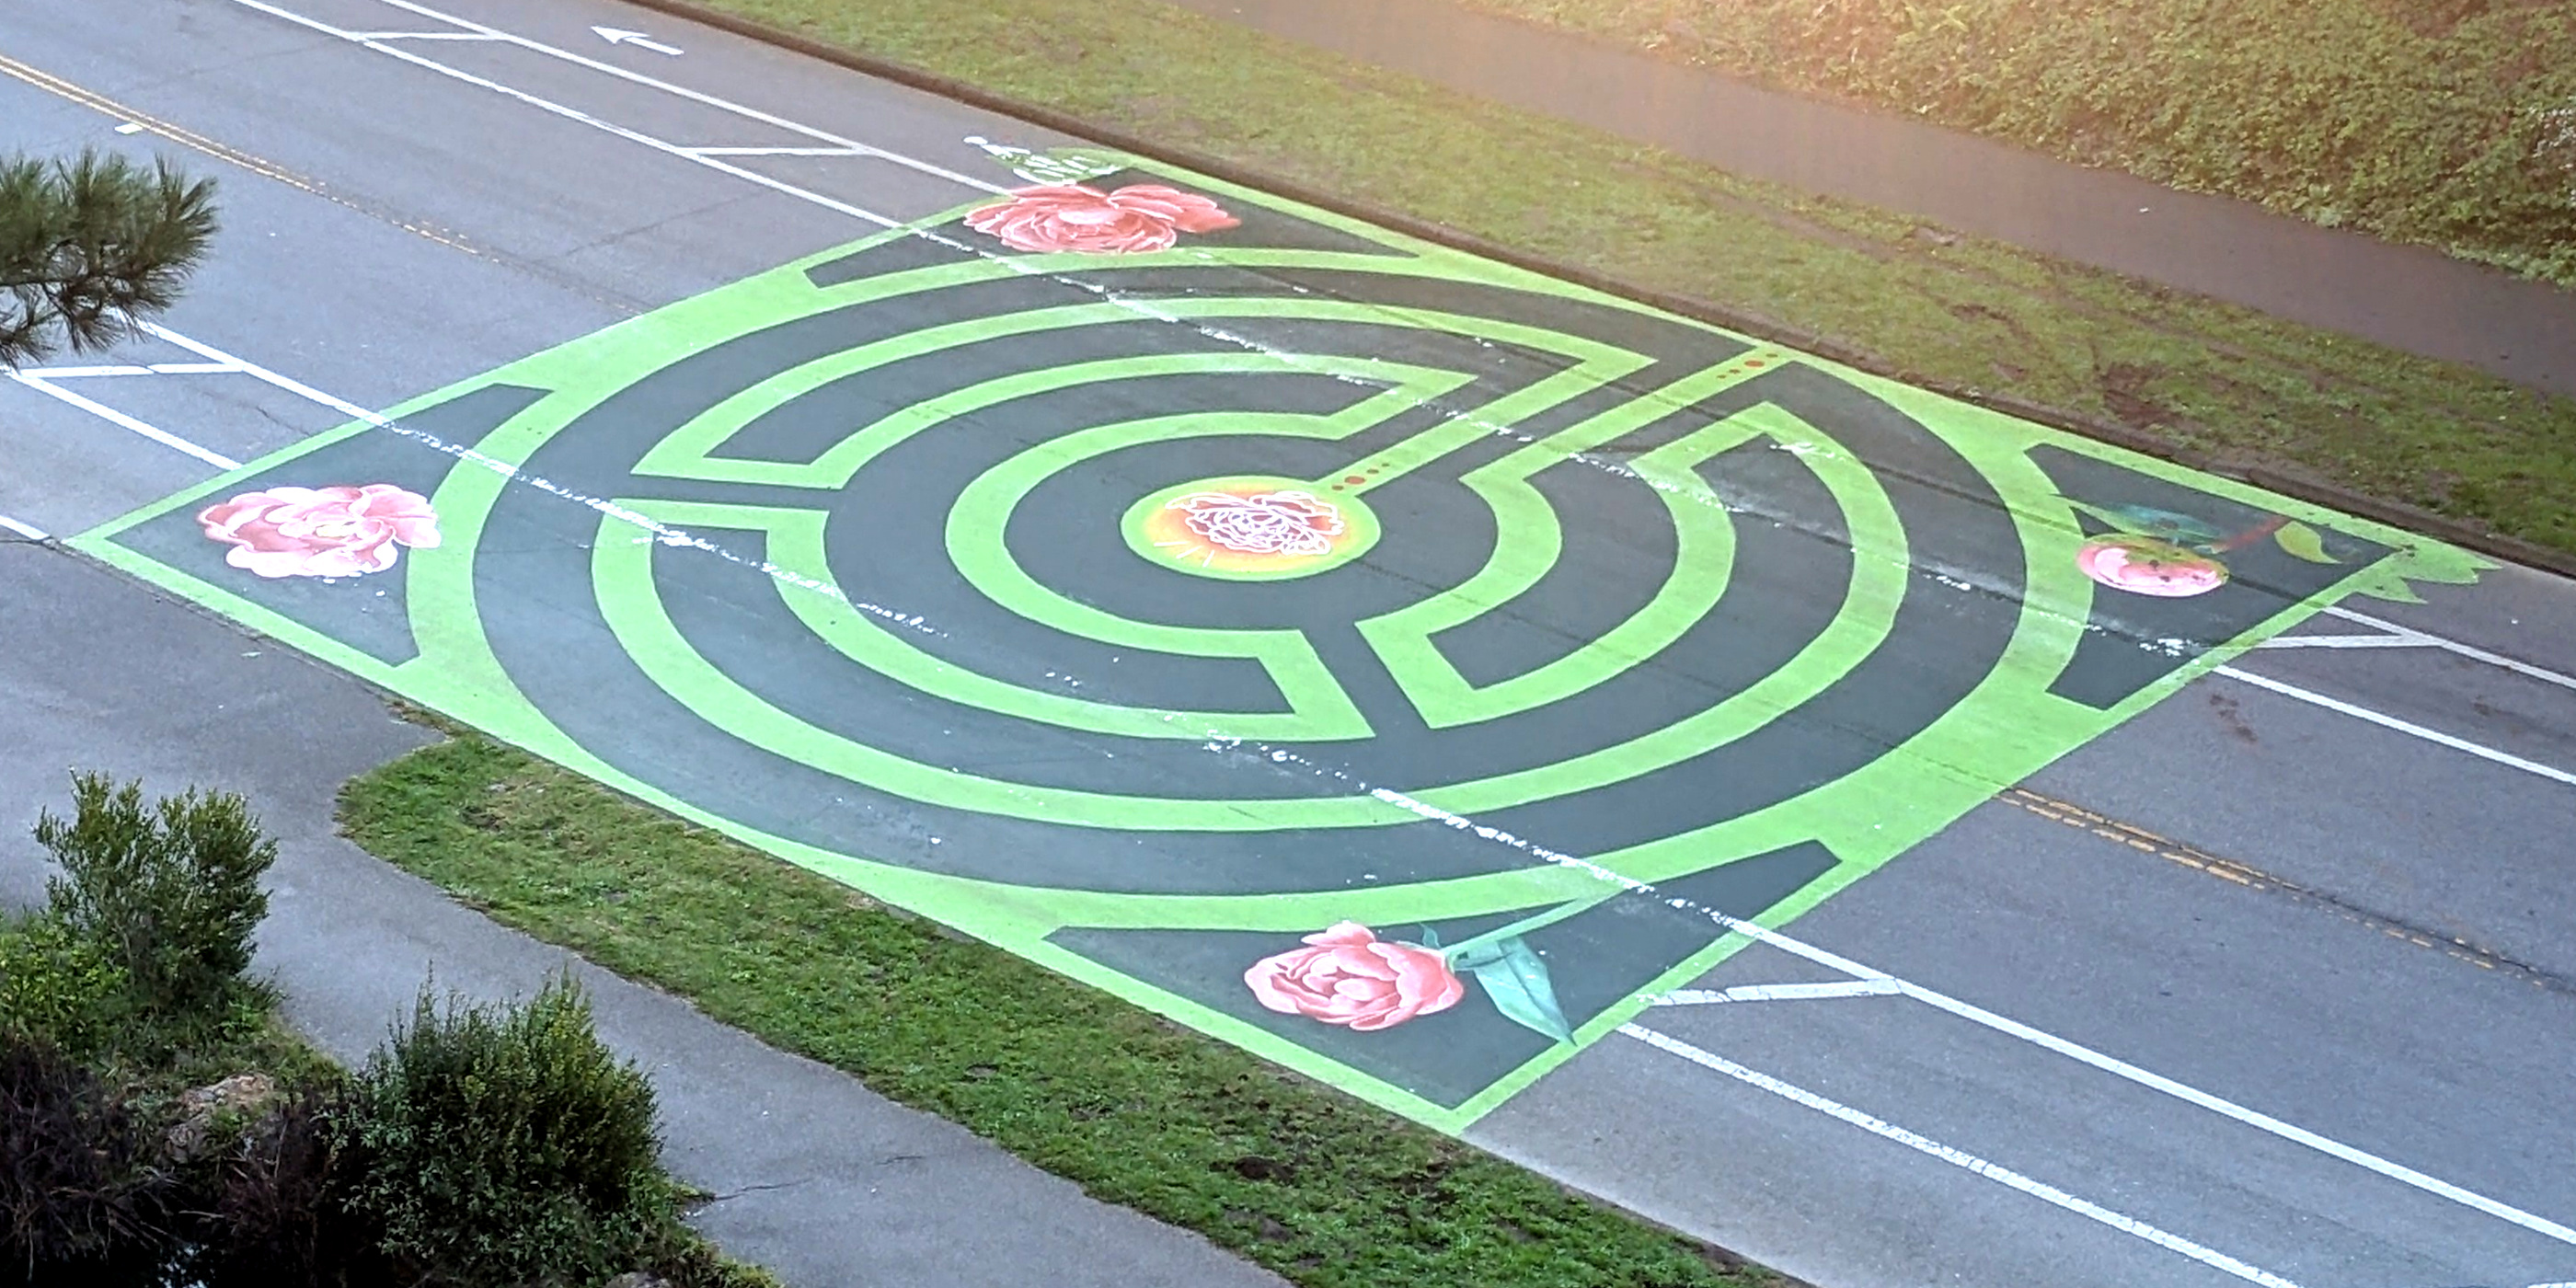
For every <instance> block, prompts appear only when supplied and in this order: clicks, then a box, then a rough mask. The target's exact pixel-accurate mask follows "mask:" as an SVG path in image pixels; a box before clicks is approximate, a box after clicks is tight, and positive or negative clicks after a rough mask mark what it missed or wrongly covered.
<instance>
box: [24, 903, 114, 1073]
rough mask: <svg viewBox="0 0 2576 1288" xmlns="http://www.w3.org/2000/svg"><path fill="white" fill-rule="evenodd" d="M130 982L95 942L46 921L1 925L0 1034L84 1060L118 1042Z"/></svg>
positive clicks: (56, 922)
mask: <svg viewBox="0 0 2576 1288" xmlns="http://www.w3.org/2000/svg"><path fill="white" fill-rule="evenodd" d="M127 984H128V981H127V979H126V975H125V972H124V970H122V969H121V968H119V967H118V966H117V964H116V963H115V962H114V961H113V960H111V959H110V958H109V957H108V955H107V952H106V950H105V949H104V948H102V947H101V946H100V945H99V944H98V943H96V942H95V941H92V940H90V939H87V938H85V937H83V936H81V935H79V934H76V933H74V932H73V931H72V929H71V928H70V927H69V926H66V925H64V924H63V923H62V921H61V920H60V919H58V918H55V917H50V916H33V917H18V918H12V919H9V920H7V921H0V1030H5V1031H6V1032H7V1033H8V1034H9V1035H11V1036H13V1037H18V1038H28V1039H37V1040H41V1041H44V1042H48V1043H50V1044H52V1045H53V1046H55V1047H58V1048H60V1049H61V1050H62V1052H63V1054H65V1055H66V1056H68V1057H70V1058H72V1059H74V1060H88V1059H90V1058H92V1057H93V1056H95V1055H97V1054H98V1053H100V1052H102V1051H104V1050H106V1049H107V1048H108V1047H109V1046H110V1045H112V1044H113V1043H114V1042H115V1040H116V1038H117V1025H118V1021H119V1018H120V1016H121V1013H122V1012H123V1010H124V1007H123V1005H122V1003H123V999H124V997H125V994H126V989H127Z"/></svg>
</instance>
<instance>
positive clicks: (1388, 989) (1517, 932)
mask: <svg viewBox="0 0 2576 1288" xmlns="http://www.w3.org/2000/svg"><path fill="white" fill-rule="evenodd" d="M1607 897H1608V896H1606V895H1602V896H1595V897H1593V898H1588V899H1578V900H1575V901H1574V902H1572V903H1568V904H1562V905H1560V906H1558V907H1554V908H1550V909H1548V910H1546V911H1544V912H1541V913H1539V914H1537V915H1535V916H1530V917H1523V918H1522V919H1520V920H1519V921H1515V922H1513V923H1512V924H1510V925H1508V926H1504V927H1502V928H1501V929H1499V930H1492V931H1487V932H1486V933H1484V934H1481V935H1478V936H1476V937H1475V938H1473V939H1470V940H1467V941H1466V942H1464V943H1460V944H1454V945H1451V946H1450V947H1447V948H1443V947H1441V946H1440V937H1439V936H1438V935H1435V934H1433V933H1432V931H1431V928H1430V927H1428V926H1425V927H1423V929H1422V942H1421V943H1418V944H1399V943H1391V942H1389V941H1387V940H1383V939H1380V938H1378V937H1377V933H1376V932H1375V931H1372V930H1370V929H1369V928H1368V927H1366V926H1363V925H1361V924H1359V923H1358V922H1356V921H1343V922H1336V923H1334V925H1333V926H1332V928H1331V929H1329V930H1325V931H1322V932H1320V933H1317V934H1312V935H1308V936H1306V947H1304V948H1297V949H1291V950H1290V951H1288V952H1284V953H1280V954H1278V955H1276V956H1271V957H1264V958H1262V959H1261V960H1260V961H1257V962H1254V963H1253V964H1252V969H1250V970H1247V971H1245V972H1243V982H1244V983H1245V984H1246V985H1248V986H1249V987H1250V988H1251V989H1252V995H1253V997H1254V998H1256V999H1258V1000H1259V1001H1260V1003H1261V1005H1262V1006H1263V1007H1264V1008H1266V1009H1269V1010H1273V1011H1277V1012H1279V1013H1280V1014H1282V1015H1302V1016H1305V1017H1306V1018H1307V1019H1310V1020H1317V1021H1321V1022H1322V1023H1325V1024H1338V1025H1342V1026H1344V1027H1346V1028H1349V1029H1350V1030H1352V1031H1353V1032H1357V1033H1371V1032H1375V1031H1377V1030H1380V1029H1391V1028H1394V1027H1395V1026H1396V1025H1399V1024H1403V1023H1406V1022H1408V1021H1411V1020H1414V1019H1418V1018H1420V1017H1422V1016H1425V1015H1431V1014H1434V1013H1436V1012H1440V1011H1445V1010H1448V1009H1449V1008H1450V1007H1453V1006H1456V1005H1457V1004H1458V1000H1459V999H1460V998H1463V997H1465V996H1466V995H1467V984H1466V981H1464V980H1462V979H1460V978H1459V975H1460V974H1461V973H1462V972H1463V973H1465V974H1470V975H1473V976H1475V977H1476V984H1477V987H1478V988H1479V989H1480V990H1481V991H1482V992H1483V993H1484V995H1485V1000H1486V1001H1488V1002H1491V1003H1493V1006H1494V1009H1495V1010H1496V1011H1499V1012H1501V1014H1502V1016H1503V1018H1504V1019H1507V1020H1510V1021H1511V1022H1512V1023H1514V1024H1518V1025H1520V1026H1522V1027H1523V1028H1526V1029H1530V1030H1532V1031H1533V1032H1537V1033H1541V1034H1544V1035H1546V1036H1547V1037H1548V1038H1549V1039H1550V1040H1551V1041H1556V1042H1564V1043H1572V1042H1573V1041H1574V1028H1573V1026H1572V1025H1570V1024H1568V1023H1566V1020H1565V1012H1564V1010H1563V1009H1562V1008H1560V1007H1559V1006H1558V1005H1557V1001H1556V985H1555V984H1554V983H1553V982H1551V980H1550V978H1549V970H1548V964H1547V959H1546V958H1545V957H1544V956H1542V955H1541V954H1540V953H1539V952H1538V951H1537V950H1536V949H1534V948H1532V947H1530V944H1529V941H1528V940H1527V939H1525V938H1523V937H1522V936H1523V935H1525V934H1527V933H1528V932H1530V931H1534V930H1537V929H1540V928H1541V927H1544V926H1548V925H1552V924H1554V923H1556V922H1559V921H1563V920H1565V919H1566V918H1567V917H1571V916H1574V915H1575V914H1577V913H1580V912H1582V911H1584V910H1585V909H1587V908H1592V907H1595V906H1598V905H1599V904H1600V903H1601V901H1602V899H1604V898H1607Z"/></svg>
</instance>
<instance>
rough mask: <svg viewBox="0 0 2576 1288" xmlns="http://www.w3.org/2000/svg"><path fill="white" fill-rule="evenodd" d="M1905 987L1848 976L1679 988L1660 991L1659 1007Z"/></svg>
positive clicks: (1886, 992)
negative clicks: (1825, 980)
mask: <svg viewBox="0 0 2576 1288" xmlns="http://www.w3.org/2000/svg"><path fill="white" fill-rule="evenodd" d="M1904 991H1905V990H1904V988H1903V987H1902V986H1900V985H1899V984H1898V983H1897V982H1896V981H1895V980H1892V979H1846V980H1839V981H1836V982H1834V983H1830V984H1738V985H1736V986H1735V987H1733V988H1725V989H1706V988H1677V989H1674V990H1673V991H1671V992H1669V993H1658V994H1656V995H1655V996H1654V997H1653V998H1652V999H1651V1000H1652V1001H1653V1003H1654V1004H1655V1005H1657V1006H1715V1005H1718V1004H1720V1003H1723V1002H1817V1001H1825V1000H1829V999H1832V998H1837V997H1893V996H1896V995H1897V994H1900V993H1902V992H1904Z"/></svg>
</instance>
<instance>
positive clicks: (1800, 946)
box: [1715, 913, 2576, 1246]
mask: <svg viewBox="0 0 2576 1288" xmlns="http://www.w3.org/2000/svg"><path fill="white" fill-rule="evenodd" d="M1715 915H1716V919H1717V920H1718V922H1719V923H1720V924H1722V925H1725V926H1726V927H1727V928H1728V929H1730V930H1733V931H1736V932H1738V933H1740V934H1743V935H1745V936H1747V937H1748V938H1751V939H1754V940H1756V941H1758V942H1760V943H1764V944H1767V945H1769V946H1771V947H1773V948H1777V949H1780V950H1781V951H1783V952H1789V953H1795V954H1797V955H1798V956H1800V957H1804V958H1806V959H1807V960H1809V961H1811V962H1815V963H1816V964H1818V965H1820V966H1830V967H1832V968H1833V969H1835V970H1839V971H1842V972H1844V973H1845V974H1848V975H1853V976H1857V977H1859V978H1861V979H1881V980H1891V981H1893V982H1894V983H1895V985H1896V987H1897V988H1898V989H1899V990H1900V991H1902V992H1903V993H1904V994H1905V995H1906V996H1907V997H1910V998H1913V999H1914V1000H1915V1001H1918V1002H1921V1003H1923V1004H1924V1005H1926V1006H1930V1007H1932V1008H1934V1009H1936V1010H1941V1011H1947V1012H1949V1013H1950V1014H1952V1015H1955V1016H1958V1017H1959V1018H1960V1019H1963V1020H1966V1021H1968V1022H1969V1023H1971V1024H1976V1025H1979V1026H1981V1027H1984V1028H1988V1029H1992V1030H1994V1031H1995V1032H1997V1033H2001V1034H2004V1035H2005V1036H2007V1037H2013V1038H2018V1039H2020V1040H2022V1041H2024V1042H2027V1043H2029V1044H2031V1045H2032V1046H2036V1047H2039V1048H2041V1049H2043V1050H2047V1051H2053V1052H2055V1053H2057V1054H2058V1055H2062V1056H2065V1057H2066V1058H2068V1059H2070V1060H2073V1061H2075V1062H2077V1063H2079V1064H2084V1065H2089V1066H2091V1067H2092V1068H2095V1069H2099V1070H2101V1071H2102V1072H2104V1073H2107V1074H2110V1075H2112V1076H2113V1077H2116V1078H2121V1079H2124V1080H2126V1081H2129V1082H2133V1083H2136V1084H2137V1085H2139V1086H2141V1087H2145V1088H2147V1089H2148V1090H2150V1091H2156V1092H2161V1093H2163V1094H2165V1095H2167V1096H2171V1097H2173V1098H2174V1099H2176V1100H2180V1101H2182V1102H2184V1103H2185V1104H2190V1105H2196V1106H2198V1107H2200V1108H2202V1109H2206V1110H2209V1111H2210V1112H2212V1113H2215V1114H2218V1115H2220V1116H2222V1117H2225V1118H2231V1119H2234V1120H2235V1121H2237V1122H2240V1123H2243V1124H2245V1125H2246V1126H2248V1127H2252V1128H2254V1129H2256V1130H2258V1131H2262V1132H2264V1133H2267V1134H2269V1135H2273V1136H2278V1137H2280V1138H2281V1139H2283V1140H2286V1141H2290V1142H2292V1143H2295V1144H2300V1145H2305V1146H2307V1147H2308V1148H2310V1149H2313V1150H2316V1151H2317V1152H2318V1153H2321V1154H2325V1155H2327V1156H2328V1157H2332V1158H2338V1159H2341V1160H2343V1161H2344V1162H2347V1163H2351V1164H2353V1165H2355V1166H2357V1167H2361V1168H2365V1169H2367V1170H2369V1171H2372V1172H2376V1173H2378V1174H2379V1175H2381V1176H2385V1177H2387V1178H2388V1179H2390V1180H2392V1181H2396V1182H2399V1183H2400V1184H2403V1185H2408V1186H2411V1187H2413V1188H2415V1189H2419V1190H2422V1191H2424V1192H2425V1193H2427V1194H2434V1195H2439V1196H2441V1197H2442V1198H2446V1199H2449V1200H2450V1201H2452V1202H2454V1203H2457V1204H2459V1205H2461V1206H2463V1207H2467V1208H2474V1209H2476V1210H2477V1211H2480V1212H2484V1213H2486V1214H2487V1215H2489V1216H2492V1217H2495V1218H2498V1219H2499V1220H2504V1221H2509V1222H2511V1223H2513V1224H2515V1225H2518V1226H2521V1227H2522V1228H2524V1229H2526V1230H2530V1231H2532V1232H2534V1233H2537V1234H2544V1235H2547V1236H2549V1237H2550V1238H2552V1239H2556V1240H2557V1241H2559V1242H2560V1243H2564V1244H2569V1245H2571V1246H2576V1229H2570V1228H2568V1227H2567V1226H2564V1225H2560V1224H2559V1223H2557V1222H2555V1221H2552V1220H2550V1219H2548V1218H2547V1217H2542V1216H2535V1215H2533V1214H2532V1213H2529V1212H2525V1211H2523V1210H2522V1209H2521V1208H2518V1207H2514V1206H2513V1205H2511V1204H2508V1203H2502V1202H2498V1201H2497V1200H2495V1199H2491V1198H2488V1197H2486V1196H2485V1195H2482V1194H2478V1193H2476V1192H2474V1191H2471V1190H2466V1189H2462V1188H2461V1187H2459V1186H2457V1185H2453V1184H2451V1183H2450V1182H2449V1181H2445V1180H2442V1179H2440V1178H2438V1177H2433V1176H2427V1175H2425V1174H2424V1173H2422V1172H2419V1171H2416V1170H2415V1169H2414V1168H2411V1167H2407V1166H2405V1165H2403V1164H2401V1163H2393V1162H2390V1161H2389V1160H2387V1159H2385V1158H2381V1157H2380V1156H2378V1155H2376V1154H2373V1153H2369V1152H2368V1151H2365V1150H2360V1149H2355V1148H2354V1147H2352V1146H2350V1145H2346V1144H2344V1143H2343V1142H2341V1141H2339V1140H2334V1139H2331V1138H2329V1137H2325V1136H2320V1135H2318V1134H2317V1133H2315V1132H2312V1131H2309V1130H2308V1129H2306V1128H2304V1127H2296V1126H2292V1125H2291V1124H2289V1123H2286V1122H2283V1121H2281V1120H2280V1119H2278V1118H2274V1117H2272V1116H2271V1115H2269V1114H2265V1113H2260V1112H2257V1111H2255V1110H2252V1109H2248V1108H2246V1107H2245V1106H2243V1105H2240V1104H2237V1103H2235V1102H2234V1101H2231V1100H2224V1099H2221V1098H2219V1097H2217V1096H2213V1095H2211V1094H2209V1093H2208V1092H2206V1091H2202V1090H2201V1089H2199V1088H2197V1087H2192V1086H2188V1085H2185V1084H2183V1083H2180V1082H2176V1081H2174V1080H2173V1079H2171V1078H2168V1077H2165V1076H2164V1075H2163V1074H2160V1073H2151V1072H2149V1071H2147V1070H2145V1069H2141V1068H2139V1067H2138V1066H2136V1065H2134V1064H2130V1063H2129V1062H2127V1061H2125V1060H2120V1059H2115V1058H2113V1057H2111V1056H2108V1055H2104V1054H2103V1053H2101V1052H2099V1051H2096V1050H2094V1049H2092V1048H2091V1047H2087V1046H2082V1045H2080V1044H2077V1043H2074V1042H2070V1041H2068V1040H2066V1039H2065V1038H2061V1037H2059V1036H2057V1035H2056V1034H2053V1033H2048V1032H2043V1031H2042V1030H2039V1029H2035V1028H2032V1027H2031V1026H2030V1025H2027V1024H2024V1023H2022V1022H2021V1021H2019V1020H2013V1019H2007V1018H2005V1017H2004V1016H2001V1015H1997V1014H1995V1013H1994V1012H1992V1011H1989V1010H1986V1009H1984V1008H1983V1007H1979V1006H1973V1005H1970V1004H1969V1003H1966V1002H1962V1001H1960V1000H1959V999H1957V998H1955V997H1951V996H1949V995H1948V994H1946V993H1940V992H1935V991H1934V990H1932V989H1929V988H1925V987H1924V986H1922V985H1920V984H1917V983H1914V982H1913V981H1911V980H1904V979H1897V978H1896V977H1895V976H1893V975H1890V974H1888V973H1887V972H1885V971H1882V970H1876V969H1873V968H1871V967H1868V966H1863V965H1861V964H1860V963H1859V962H1856V961H1852V960H1850V959H1849V958H1846V957H1842V956H1840V955H1837V954H1835V953H1831V952H1828V951H1826V950H1824V949H1822V948H1818V947H1816V946H1814V945H1812V944H1808V943H1804V942H1801V941H1799V940H1795V939H1791V938H1790V937H1788V936H1787V935H1784V934H1781V933H1780V932H1778V931H1776V930H1769V929H1766V928H1764V927H1761V926H1757V925H1754V924H1753V923H1751V922H1749V921H1744V920H1741V919H1738V918H1735V917H1730V916H1727V915H1726V914H1724V913H1718V914H1715Z"/></svg>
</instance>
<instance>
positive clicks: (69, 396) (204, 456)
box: [9, 372, 241, 470]
mask: <svg viewBox="0 0 2576 1288" xmlns="http://www.w3.org/2000/svg"><path fill="white" fill-rule="evenodd" d="M9 378H10V379H12V380H15V381H17V382H18V383H19V384H22V385H25V386H26V387H28V388H29V389H33V390H35V391H36V392H38V393H41V394H44V395H46V396H48V397H51V398H54V399H57V400H60V401H62V402H66V403H69V404H71V405H72V406H74V407H78V408H80V409H81V410H82V411H85V412H88V413H89V414H91V415H93V416H96V417H98V418H99V419H100V420H103V421H106V422H107V423H109V424H111V425H115V426H117V427H119V428H121V429H127V430H132V431H133V432H135V433H137V434H140V435H142V436H143V437H145V438H148V439H151V440H152V441H153V442H156V443H159V444H160V445H162V446H163V447H167V448H169V449H170V450H172V451H175V452H185V453H187V454H188V455H190V456H193V457H196V458H197V459H198V460H201V461H204V462H205V463H206V464H208V465H212V466H214V467H215V468H216V469H219V470H236V469H240V468H241V462H239V461H236V460H234V459H233V458H231V457H229V456H226V455H224V454H222V453H221V452H214V451H209V450H207V449H206V448H203V447H199V446H197V445H196V444H195V443H191V442H189V441H188V440H187V439H184V438H181V437H179V436H178V435H177V434H173V433H171V432H170V431H168V430H166V429H161V428H158V427H156V426H152V425H147V424H145V423H143V422H142V421H140V420H136V419H135V418H134V417H132V416H128V415H126V414H125V413H124V412H121V411H118V410H117V409H115V408H114V407H110V406H108V405H107V404H105V403H101V402H97V401H94V400H92V399H88V398H83V397H81V396H80V395H79V394H76V393H73V392H72V391H71V390H68V389H65V388H63V387H61V386H60V385H56V384H53V383H52V382H50V381H47V380H45V379H43V378H42V377H39V376H32V375H28V374H27V373H25V372H18V373H16V374H13V375H11V376H10V377H9Z"/></svg>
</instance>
